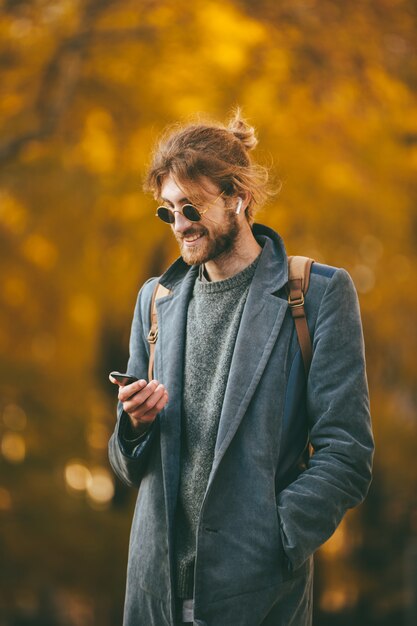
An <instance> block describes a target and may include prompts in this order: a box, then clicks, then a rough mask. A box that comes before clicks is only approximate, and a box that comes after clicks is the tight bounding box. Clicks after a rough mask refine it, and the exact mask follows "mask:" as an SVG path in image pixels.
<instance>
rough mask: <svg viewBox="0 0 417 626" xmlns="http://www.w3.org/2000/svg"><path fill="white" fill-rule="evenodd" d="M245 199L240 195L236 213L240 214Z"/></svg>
mask: <svg viewBox="0 0 417 626" xmlns="http://www.w3.org/2000/svg"><path fill="white" fill-rule="evenodd" d="M242 203H243V199H242V198H241V197H240V196H239V197H238V199H237V204H236V213H237V214H238V215H239V213H240V209H241V208H242Z"/></svg>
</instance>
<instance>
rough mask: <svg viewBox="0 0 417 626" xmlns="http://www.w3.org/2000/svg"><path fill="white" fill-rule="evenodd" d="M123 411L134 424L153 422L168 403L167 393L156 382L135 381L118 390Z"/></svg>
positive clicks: (162, 386)
mask: <svg viewBox="0 0 417 626" xmlns="http://www.w3.org/2000/svg"><path fill="white" fill-rule="evenodd" d="M119 400H120V401H121V402H122V404H123V410H124V411H125V412H126V413H127V414H128V415H129V416H130V418H131V419H132V420H134V421H135V422H136V421H137V422H140V421H153V420H154V419H155V417H156V415H157V414H158V413H159V411H161V410H162V409H163V408H164V406H165V405H166V403H167V402H168V392H167V391H166V389H165V387H164V385H162V384H160V383H158V381H157V380H151V382H150V383H146V381H144V380H140V381H137V382H135V383H132V384H131V385H126V386H125V387H123V388H120V389H119Z"/></svg>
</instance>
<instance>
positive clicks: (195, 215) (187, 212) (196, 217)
mask: <svg viewBox="0 0 417 626" xmlns="http://www.w3.org/2000/svg"><path fill="white" fill-rule="evenodd" d="M182 213H183V215H184V217H186V218H187V220H190V222H199V221H200V220H201V215H200V213H199V212H198V211H197V209H196V208H195V206H193V205H192V204H185V205H184V206H183V207H182Z"/></svg>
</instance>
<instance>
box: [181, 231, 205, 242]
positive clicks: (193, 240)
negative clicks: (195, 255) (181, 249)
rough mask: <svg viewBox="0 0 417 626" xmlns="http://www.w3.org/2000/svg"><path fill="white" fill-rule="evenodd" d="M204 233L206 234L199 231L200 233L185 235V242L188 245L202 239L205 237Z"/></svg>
mask: <svg viewBox="0 0 417 626" xmlns="http://www.w3.org/2000/svg"><path fill="white" fill-rule="evenodd" d="M203 235H204V233H198V234H195V235H192V236H191V237H184V238H183V242H184V243H185V244H186V245H191V244H193V243H194V242H195V241H197V239H201V237H203Z"/></svg>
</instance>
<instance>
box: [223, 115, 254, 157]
mask: <svg viewBox="0 0 417 626" xmlns="http://www.w3.org/2000/svg"><path fill="white" fill-rule="evenodd" d="M227 130H229V131H230V132H231V133H232V134H233V135H234V136H235V137H236V139H239V141H241V142H242V144H243V145H244V147H245V148H246V150H252V149H253V148H255V146H256V145H257V143H258V140H257V138H256V135H255V129H254V128H253V126H249V124H248V123H247V122H246V121H245V120H244V119H243V118H242V115H241V111H240V109H239V108H238V109H236V111H235V113H234V115H233V117H232V119H231V120H230V122H229V124H228V126H227Z"/></svg>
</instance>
